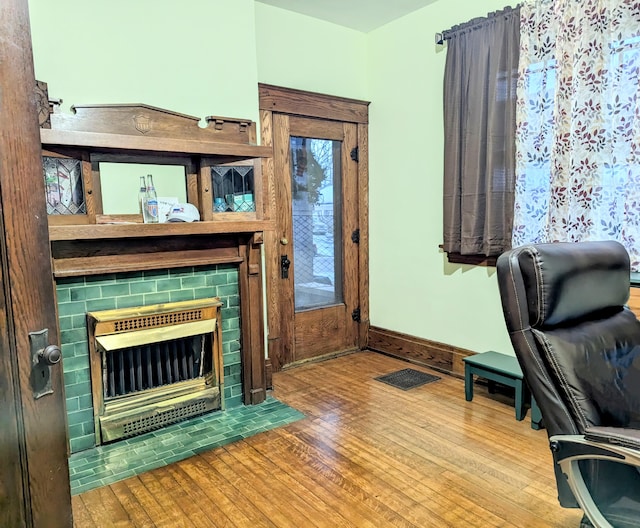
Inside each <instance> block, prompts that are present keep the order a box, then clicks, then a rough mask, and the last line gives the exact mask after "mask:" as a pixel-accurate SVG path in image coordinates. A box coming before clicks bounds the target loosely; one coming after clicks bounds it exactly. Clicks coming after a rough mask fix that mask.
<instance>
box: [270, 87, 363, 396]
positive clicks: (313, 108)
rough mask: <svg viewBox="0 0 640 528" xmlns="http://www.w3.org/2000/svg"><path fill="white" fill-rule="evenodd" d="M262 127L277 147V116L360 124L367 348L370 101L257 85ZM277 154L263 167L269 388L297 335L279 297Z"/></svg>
mask: <svg viewBox="0 0 640 528" xmlns="http://www.w3.org/2000/svg"><path fill="white" fill-rule="evenodd" d="M258 94H259V108H260V126H261V138H262V144H264V145H266V146H270V147H272V148H273V146H274V137H273V136H274V131H275V130H276V129H274V118H275V119H278V117H277V116H278V115H282V114H284V115H287V116H300V117H312V118H313V117H315V118H320V119H325V120H333V121H341V122H348V123H355V124H356V125H357V134H358V170H357V185H358V189H359V193H358V202H359V203H358V219H357V222H358V226H359V229H360V243H359V246H358V273H359V284H358V297H359V299H358V300H359V307H360V320H361V323H360V325H359V331H358V334H359V335H358V343H357V346H358V348H360V349H362V348H365V347H366V346H367V341H368V330H369V164H368V148H369V142H368V122H369V102H367V101H362V100H357V99H349V98H344V97H336V96H331V95H327V94H319V93H313V92H307V91H303V90H295V89H292V88H284V87H279V86H273V85H269V84H261V83H260V84H258ZM278 155H280V156H284V155H287V153H285V152H280V153H278V152H274V158H275V157H276V156H278ZM274 158H267V159H264V160H263V166H262V168H263V171H264V173H265V175H266V180H267V186H266V189H265V191H266V196H265V205H266V211H265V213H266V217H267V218H268V219H271V220H273V221H274V223H275V226H276V227H275V229H274V230H269V231H266V232H265V245H264V249H265V264H266V274H265V288H266V294H267V327H268V359H267V386H268V387H270V386H271V385H272V384H271V376H270V374H271V372H277V371H279V370H281V369H282V367H283V366H285V365H288V364H290V363H292V361H293V356H292V350H290V347H289V346H288V343H291V342H292V337H293V336H290V335H288V332H287V329H286V328H284V326H286V325H283V324H282V322H281V320H282V313H281V306H282V301H284V299H281V298H280V288H279V281H280V280H281V279H280V262H279V255H280V248H281V245H280V239H281V238H282V236H283V235H282V232H281V226H280V225H279V223H278V218H277V212H278V207H282V204H281V203H280V201H279V200H278V196H279V194H280V193H279V192H278V188H277V185H278V184H277V182H276V179H275V174H274Z"/></svg>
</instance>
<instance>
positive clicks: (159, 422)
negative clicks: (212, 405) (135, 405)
mask: <svg viewBox="0 0 640 528" xmlns="http://www.w3.org/2000/svg"><path fill="white" fill-rule="evenodd" d="M208 410H209V407H208V406H207V403H206V402H205V401H203V400H198V401H195V402H190V403H188V404H186V405H184V406H182V407H176V408H171V409H169V410H167V411H161V412H158V413H156V414H152V415H149V416H141V417H139V418H135V419H132V420H131V421H129V422H126V423H124V424H123V426H122V431H123V438H126V437H129V436H135V435H139V434H142V433H146V432H149V431H154V430H156V429H160V428H161V427H164V426H165V425H169V424H172V423H176V422H179V421H182V420H186V419H187V418H191V417H192V416H197V415H198V414H203V413H205V412H207V411H208Z"/></svg>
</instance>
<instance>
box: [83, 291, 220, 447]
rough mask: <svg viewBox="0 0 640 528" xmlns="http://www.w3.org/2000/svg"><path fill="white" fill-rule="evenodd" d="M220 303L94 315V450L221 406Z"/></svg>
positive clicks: (202, 301) (90, 326) (188, 303)
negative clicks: (101, 445) (95, 445)
mask: <svg viewBox="0 0 640 528" xmlns="http://www.w3.org/2000/svg"><path fill="white" fill-rule="evenodd" d="M221 306H222V302H221V301H220V299H218V298H217V297H211V298H206V299H199V300H195V301H180V302H174V303H166V304H157V305H152V306H141V307H135V308H125V309H115V310H104V311H100V312H89V313H88V314H87V322H88V329H89V353H90V364H91V384H92V395H93V410H94V421H95V430H96V444H97V445H100V444H103V443H107V442H112V441H114V440H118V439H122V438H127V437H130V436H135V435H138V434H142V433H145V432H148V431H152V430H155V429H159V428H161V427H164V426H165V425H169V424H171V423H175V422H177V421H181V420H184V419H187V418H190V417H192V416H196V415H199V414H204V413H206V412H209V411H213V410H218V409H222V408H223V405H224V403H223V398H222V394H223V371H222V328H221Z"/></svg>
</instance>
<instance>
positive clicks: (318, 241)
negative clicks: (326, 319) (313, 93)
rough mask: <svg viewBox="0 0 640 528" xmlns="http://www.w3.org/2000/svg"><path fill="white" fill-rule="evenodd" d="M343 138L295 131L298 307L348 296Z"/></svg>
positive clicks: (293, 185)
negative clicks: (345, 283)
mask: <svg viewBox="0 0 640 528" xmlns="http://www.w3.org/2000/svg"><path fill="white" fill-rule="evenodd" d="M340 147H341V143H340V142H339V141H333V140H329V139H310V138H301V137H293V136H292V137H291V197H292V211H293V274H294V290H295V293H294V295H295V309H296V311H301V310H308V309H310V308H319V307H322V306H330V305H333V304H338V303H341V302H342V301H343V294H342V251H341V249H340V248H341V247H342V235H341V233H342V229H341V222H340V219H341V213H340V212H341V209H342V204H341V192H340V189H341V180H340V175H341V166H340Z"/></svg>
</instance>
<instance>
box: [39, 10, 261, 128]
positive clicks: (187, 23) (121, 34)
mask: <svg viewBox="0 0 640 528" xmlns="http://www.w3.org/2000/svg"><path fill="white" fill-rule="evenodd" d="M29 4H30V14H31V30H32V35H33V48H34V62H35V70H36V78H38V79H41V80H43V81H46V82H47V83H49V94H50V96H51V97H61V98H63V99H64V105H63V109H65V110H66V109H68V108H69V106H70V105H72V104H79V103H146V104H149V105H152V106H158V107H160V108H166V109H169V110H173V111H176V112H180V113H184V114H189V115H193V116H197V117H201V118H203V117H205V116H208V115H229V116H234V117H243V118H250V119H253V120H256V119H257V117H258V113H257V86H256V83H257V67H256V56H255V31H254V22H253V20H254V16H253V0H180V1H179V2H168V1H164V0H162V1H158V0H135V1H131V0H91V1H87V0H56V1H51V0H30V2H29Z"/></svg>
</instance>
